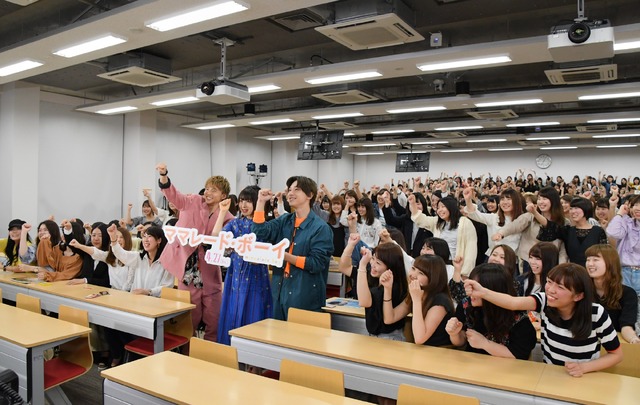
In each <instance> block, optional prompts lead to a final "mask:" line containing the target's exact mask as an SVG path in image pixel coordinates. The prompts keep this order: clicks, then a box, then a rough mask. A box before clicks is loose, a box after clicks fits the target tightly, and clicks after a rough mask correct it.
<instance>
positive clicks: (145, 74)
mask: <svg viewBox="0 0 640 405" xmlns="http://www.w3.org/2000/svg"><path fill="white" fill-rule="evenodd" d="M107 70H108V72H106V73H101V74H99V75H98V77H102V78H103V79H107V80H112V81H114V82H119V83H124V84H129V85H132V86H140V87H150V86H158V85H161V84H166V83H171V82H176V81H179V80H182V79H181V78H179V77H176V76H172V75H171V61H170V60H168V59H164V58H160V57H158V56H153V55H149V54H145V53H127V54H118V55H112V56H110V57H109V62H108V68H107Z"/></svg>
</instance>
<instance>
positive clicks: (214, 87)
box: [196, 80, 251, 105]
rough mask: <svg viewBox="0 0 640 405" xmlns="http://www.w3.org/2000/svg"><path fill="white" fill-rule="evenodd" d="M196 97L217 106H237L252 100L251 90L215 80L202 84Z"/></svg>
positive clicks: (240, 85) (232, 83)
mask: <svg viewBox="0 0 640 405" xmlns="http://www.w3.org/2000/svg"><path fill="white" fill-rule="evenodd" d="M196 97H198V98H199V99H202V100H203V101H209V102H211V103H215V104H225V105H226V104H237V103H245V102H247V101H249V100H250V98H251V97H250V96H249V89H248V88H247V86H244V85H242V84H238V83H234V82H229V81H224V80H214V81H211V82H205V83H202V85H201V86H200V87H199V88H198V89H197V90H196Z"/></svg>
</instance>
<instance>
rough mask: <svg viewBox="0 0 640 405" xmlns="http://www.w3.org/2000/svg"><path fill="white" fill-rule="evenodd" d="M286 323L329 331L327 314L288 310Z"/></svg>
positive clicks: (294, 309)
mask: <svg viewBox="0 0 640 405" xmlns="http://www.w3.org/2000/svg"><path fill="white" fill-rule="evenodd" d="M287 321H288V322H294V323H301V324H304V325H311V326H317V327H319V328H326V329H331V314H329V313H328V312H315V311H307V310H305V309H299V308H289V312H288V313H287Z"/></svg>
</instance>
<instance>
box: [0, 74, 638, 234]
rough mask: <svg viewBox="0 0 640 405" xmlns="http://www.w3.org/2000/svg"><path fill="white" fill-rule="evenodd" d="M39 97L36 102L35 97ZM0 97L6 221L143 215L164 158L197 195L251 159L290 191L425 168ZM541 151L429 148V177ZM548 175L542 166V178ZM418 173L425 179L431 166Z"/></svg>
mask: <svg viewBox="0 0 640 405" xmlns="http://www.w3.org/2000/svg"><path fill="white" fill-rule="evenodd" d="M11 92H13V93H11ZM33 98H35V99H36V102H35V103H33V102H31V101H30V100H33ZM16 100H17V101H16ZM0 101H1V102H2V104H0V116H2V117H3V122H1V123H0V129H2V133H0V142H1V143H0V146H1V147H0V169H2V172H3V173H5V178H2V189H1V191H0V226H4V225H2V224H6V223H8V222H9V220H10V219H12V218H15V217H21V218H23V219H25V220H27V221H30V222H34V223H37V222H40V221H42V220H43V219H45V218H47V217H48V216H49V215H55V217H56V219H58V220H61V219H63V218H70V217H80V218H82V219H83V220H86V221H95V220H110V219H113V218H119V217H121V216H122V215H123V214H124V209H125V207H126V204H127V203H128V202H131V203H133V204H134V211H133V215H139V211H140V204H141V202H142V200H143V197H142V192H141V188H142V187H150V188H152V189H153V190H154V194H155V196H156V200H157V199H158V197H159V195H160V192H159V190H158V189H157V185H156V184H157V174H156V172H155V164H156V163H157V162H166V163H167V165H168V167H169V171H170V177H171V179H172V181H173V182H174V184H176V186H177V187H178V188H179V189H180V190H181V191H183V192H187V193H189V192H193V193H195V192H198V191H199V190H200V189H201V188H202V187H203V185H204V181H205V180H206V179H207V178H208V177H209V176H210V175H212V174H221V175H224V176H226V177H227V178H228V179H229V181H230V183H231V192H232V193H236V194H237V193H239V192H240V191H241V190H242V188H244V187H245V186H247V185H249V184H255V179H253V178H251V177H249V176H248V174H247V173H246V165H247V163H249V162H253V163H255V164H256V166H259V165H261V164H266V165H267V166H268V176H266V177H264V178H262V179H261V180H260V186H261V187H268V188H272V189H274V190H282V189H284V186H285V182H286V179H287V178H289V177H290V176H292V175H305V176H308V177H311V178H313V179H314V180H316V181H317V182H318V183H319V184H321V183H324V184H326V185H327V187H328V188H329V189H330V190H338V189H340V188H341V187H342V183H343V181H345V180H348V181H349V182H353V181H354V180H356V179H358V180H360V181H361V184H362V185H363V186H364V187H366V188H369V187H370V186H371V185H372V184H378V185H383V184H385V183H388V182H390V180H391V179H392V178H393V179H396V180H397V179H398V178H402V179H407V178H409V177H413V176H414V175H417V174H418V173H402V174H400V173H395V157H396V155H395V154H388V155H376V156H354V155H351V154H349V153H348V152H346V151H345V154H344V155H343V158H342V159H340V160H326V161H315V160H314V161H298V160H297V150H298V141H297V140H290V141H277V142H269V141H265V140H261V139H255V138H254V137H253V134H251V132H250V130H249V129H243V128H232V129H229V130H222V131H195V130H190V129H186V128H182V127H180V125H181V124H182V123H183V122H185V121H186V120H187V119H186V118H184V117H181V116H179V115H174V114H166V113H160V112H152V113H146V112H145V113H140V115H128V116H126V119H125V118H124V117H123V116H122V115H117V116H100V115H89V114H84V113H78V112H76V111H74V108H75V107H76V106H77V105H79V104H82V102H83V100H81V99H78V98H73V97H67V96H60V95H52V94H50V93H43V92H38V91H35V92H34V91H31V88H21V87H20V86H15V87H10V88H9V89H8V90H7V87H6V86H5V87H4V88H3V94H2V97H1V98H0ZM24 106H27V107H29V106H31V107H30V108H31V110H30V111H31V115H29V116H25V114H24V111H22V110H21V108H23V107H24ZM33 124H36V125H33ZM27 128H32V129H27ZM6 132H10V133H6ZM34 132H35V134H34ZM25 149H26V150H25ZM540 153H541V151H539V150H529V151H514V152H472V153H449V154H445V153H440V152H432V154H431V162H430V173H428V174H429V175H430V176H431V177H439V176H440V173H441V172H445V173H448V174H449V175H453V174H454V173H455V172H458V173H460V174H462V175H464V176H468V174H469V172H472V173H473V174H474V175H477V174H482V173H487V172H491V174H492V175H493V176H496V175H501V176H507V175H513V174H514V173H515V171H516V170H517V169H518V168H522V169H525V170H531V169H536V166H535V157H536V156H537V155H538V154H540ZM545 153H548V154H549V155H551V157H552V158H553V163H552V165H551V167H549V168H548V169H547V170H546V172H548V173H549V174H550V175H552V176H557V175H561V176H563V177H565V179H570V178H571V177H572V176H573V175H574V174H578V175H580V176H581V177H583V176H584V175H587V174H590V175H597V173H598V171H599V170H601V171H602V172H603V173H605V172H606V173H607V174H609V173H611V174H613V175H617V176H636V175H640V159H638V149H637V148H633V149H628V150H621V149H580V150H566V151H545ZM31 169H33V170H31ZM544 172H545V170H540V169H537V173H538V175H540V176H542V175H544ZM420 175H421V176H422V178H423V179H424V178H426V175H427V173H420ZM16 184H19V187H18V186H16Z"/></svg>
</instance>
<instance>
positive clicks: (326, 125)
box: [318, 121, 358, 129]
mask: <svg viewBox="0 0 640 405" xmlns="http://www.w3.org/2000/svg"><path fill="white" fill-rule="evenodd" d="M318 126H319V127H320V128H322V129H352V128H357V127H358V126H357V125H356V124H351V123H350V122H344V121H327V122H324V121H323V122H321V123H320V124H319V125H318Z"/></svg>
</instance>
